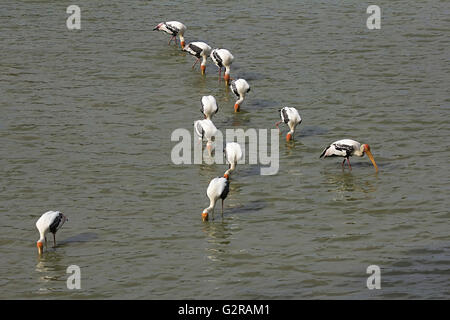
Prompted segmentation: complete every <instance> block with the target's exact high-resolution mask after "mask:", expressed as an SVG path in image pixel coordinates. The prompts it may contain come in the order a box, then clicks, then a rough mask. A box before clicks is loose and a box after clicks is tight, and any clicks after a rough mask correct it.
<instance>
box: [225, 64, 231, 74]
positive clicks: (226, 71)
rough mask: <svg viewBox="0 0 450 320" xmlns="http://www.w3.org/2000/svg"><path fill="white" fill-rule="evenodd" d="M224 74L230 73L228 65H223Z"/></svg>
mask: <svg viewBox="0 0 450 320" xmlns="http://www.w3.org/2000/svg"><path fill="white" fill-rule="evenodd" d="M225 74H230V66H225Z"/></svg>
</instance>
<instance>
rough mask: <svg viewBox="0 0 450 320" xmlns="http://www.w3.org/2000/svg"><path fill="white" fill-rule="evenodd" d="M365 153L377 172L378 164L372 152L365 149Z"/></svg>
mask: <svg viewBox="0 0 450 320" xmlns="http://www.w3.org/2000/svg"><path fill="white" fill-rule="evenodd" d="M366 153H367V156H368V157H369V159H370V161H372V164H373V166H374V167H375V172H378V166H377V164H376V162H375V159H374V158H373V155H372V152H370V151H369V150H367V151H366Z"/></svg>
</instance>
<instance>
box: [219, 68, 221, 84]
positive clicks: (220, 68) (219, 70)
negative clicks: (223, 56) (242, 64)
mask: <svg viewBox="0 0 450 320" xmlns="http://www.w3.org/2000/svg"><path fill="white" fill-rule="evenodd" d="M221 74H222V67H219V82H220V75H221Z"/></svg>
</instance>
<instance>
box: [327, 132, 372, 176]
mask: <svg viewBox="0 0 450 320" xmlns="http://www.w3.org/2000/svg"><path fill="white" fill-rule="evenodd" d="M364 154H367V156H368V157H369V159H370V161H372V164H373V166H374V167H375V171H376V172H378V166H377V164H376V163H375V159H374V158H373V155H372V152H371V151H370V147H369V145H368V144H363V145H361V144H360V143H359V142H358V141H355V140H351V139H342V140H338V141H335V142H333V143H332V144H330V145H329V146H328V147H326V148H325V149H324V150H323V152H322V154H321V155H320V158H322V157H324V158H327V157H344V161H342V168H344V164H345V159H347V162H348V166H349V168H350V170H351V169H352V166H351V165H350V160H349V158H350V157H351V156H357V157H364Z"/></svg>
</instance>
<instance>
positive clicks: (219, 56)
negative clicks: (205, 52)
mask: <svg viewBox="0 0 450 320" xmlns="http://www.w3.org/2000/svg"><path fill="white" fill-rule="evenodd" d="M210 57H211V60H212V61H213V62H214V63H215V64H216V66H217V67H218V68H219V80H220V74H221V72H222V68H225V74H224V76H223V78H224V80H225V84H226V85H227V86H228V85H229V84H230V70H231V64H232V63H233V60H234V57H233V55H232V54H231V52H230V51H228V50H227V49H218V48H217V49H214V50H212V51H211V54H210Z"/></svg>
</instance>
